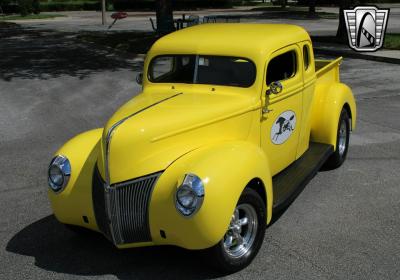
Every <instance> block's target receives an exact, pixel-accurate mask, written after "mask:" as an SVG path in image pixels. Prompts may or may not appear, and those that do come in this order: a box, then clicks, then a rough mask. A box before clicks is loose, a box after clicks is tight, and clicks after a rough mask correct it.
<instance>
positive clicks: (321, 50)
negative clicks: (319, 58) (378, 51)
mask: <svg viewBox="0 0 400 280" xmlns="http://www.w3.org/2000/svg"><path fill="white" fill-rule="evenodd" d="M314 52H315V53H317V54H326V55H335V56H343V57H349V58H358V59H364V60H371V61H378V62H386V63H392V64H400V58H393V57H385V56H377V55H370V54H363V53H358V52H353V51H345V50H343V51H341V50H330V49H326V48H321V47H314Z"/></svg>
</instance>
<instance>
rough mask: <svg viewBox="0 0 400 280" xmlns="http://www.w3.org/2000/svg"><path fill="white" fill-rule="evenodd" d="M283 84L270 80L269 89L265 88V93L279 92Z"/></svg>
mask: <svg viewBox="0 0 400 280" xmlns="http://www.w3.org/2000/svg"><path fill="white" fill-rule="evenodd" d="M282 89H283V86H282V84H281V82H279V81H276V82H272V83H270V85H269V89H268V90H267V92H266V94H267V95H271V94H279V93H280V92H282Z"/></svg>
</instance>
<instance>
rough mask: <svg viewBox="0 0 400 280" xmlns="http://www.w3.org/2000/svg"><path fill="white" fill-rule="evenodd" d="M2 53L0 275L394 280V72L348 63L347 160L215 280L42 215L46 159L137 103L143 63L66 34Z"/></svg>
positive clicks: (175, 260) (170, 253) (164, 252)
mask: <svg viewBox="0 0 400 280" xmlns="http://www.w3.org/2000/svg"><path fill="white" fill-rule="evenodd" d="M2 35H3V34H2ZM42 35H43V34H42ZM21 42H24V43H21ZM0 52H1V53H2V54H3V53H4V54H7V55H6V56H3V55H2V57H1V58H0V73H1V76H0V155H1V156H0V167H1V176H0V213H1V219H0V279H84V278H87V279H89V278H90V279H93V278H96V279H97V278H98V279H157V278H162V279H180V278H182V279H210V278H218V277H225V278H226V279H269V278H271V279H307V280H310V279H399V278H400V259H399V256H400V238H399V237H400V236H399V232H400V221H399V213H400V188H399V182H400V175H399V170H400V123H399V120H400V81H399V79H398V73H399V70H400V67H399V66H398V65H393V64H385V63H379V62H371V61H364V60H355V59H345V61H344V63H343V64H342V68H341V75H342V79H343V81H344V82H346V83H348V84H349V85H350V86H351V87H352V88H353V90H354V93H355V95H356V98H357V102H358V127H357V130H356V131H355V132H354V133H353V135H352V138H351V147H350V151H349V155H348V159H347V161H346V162H345V164H344V165H343V167H341V168H340V169H337V170H335V171H326V172H320V173H319V174H318V175H317V176H316V177H315V178H314V179H313V180H312V181H311V183H310V184H309V185H308V186H307V187H306V188H305V190H304V191H303V192H302V193H301V194H300V196H299V197H298V198H297V199H296V200H295V201H294V203H293V204H292V205H291V206H290V207H289V208H288V209H287V210H286V211H285V212H284V213H283V214H282V215H281V216H280V217H279V218H278V219H276V221H275V222H274V223H273V224H272V225H271V226H270V227H269V228H268V229H267V233H266V235H265V242H264V245H263V247H262V249H261V251H260V253H259V254H258V256H257V258H256V259H255V260H254V262H253V263H252V264H251V265H250V266H249V267H248V268H246V269H245V270H243V271H241V272H239V273H236V274H232V275H227V276H224V275H220V274H218V273H215V272H212V271H210V270H209V269H207V268H205V267H204V266H203V265H202V262H201V260H200V259H198V256H197V254H193V253H191V252H188V251H185V250H180V249H177V248H171V247H162V248H158V247H155V248H142V249H133V250H125V251H118V250H116V249H114V248H113V247H112V245H110V244H109V243H108V242H107V241H106V240H105V239H104V238H103V237H101V236H100V235H96V234H93V235H89V236H88V237H78V236H75V235H74V234H73V233H70V232H68V231H67V230H66V229H64V228H63V227H62V226H61V225H60V224H58V223H57V222H56V221H55V219H54V217H53V216H52V215H51V210H50V207H49V203H48V201H47V197H46V191H47V183H46V171H47V165H48V163H49V160H50V159H51V157H52V156H51V155H52V153H54V152H55V151H56V149H57V148H58V147H59V146H60V145H62V144H63V143H64V142H65V141H66V140H68V139H69V138H71V137H72V136H74V135H76V134H77V133H79V132H83V131H85V130H88V129H91V128H95V127H101V126H102V125H103V124H104V123H105V121H106V120H107V119H108V118H109V117H110V116H111V114H112V112H114V111H115V110H116V109H117V108H118V107H119V106H120V105H121V104H123V103H124V102H125V101H127V100H128V99H130V98H131V97H132V96H134V95H135V94H136V93H137V92H138V91H139V87H138V86H137V85H135V83H134V77H135V74H136V73H137V71H138V70H139V69H140V67H141V66H140V65H139V64H137V63H135V62H134V61H130V60H127V59H126V58H121V57H119V56H118V55H116V54H113V53H110V52H108V51H107V50H104V49H100V48H98V47H95V46H93V45H84V44H82V43H80V42H77V41H75V39H74V38H71V37H68V34H64V35H60V34H56V33H54V34H51V33H49V34H47V36H46V37H43V36H38V35H37V33H32V32H30V31H26V32H25V31H21V32H20V33H18V34H17V35H15V36H8V37H7V36H3V38H2V41H1V42H0Z"/></svg>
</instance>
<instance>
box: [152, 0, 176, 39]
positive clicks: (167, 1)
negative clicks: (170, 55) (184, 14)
mask: <svg viewBox="0 0 400 280" xmlns="http://www.w3.org/2000/svg"><path fill="white" fill-rule="evenodd" d="M156 16H157V32H158V33H159V34H161V35H164V34H167V33H170V32H172V31H174V30H175V28H174V19H173V14H172V1H171V0H157V1H156Z"/></svg>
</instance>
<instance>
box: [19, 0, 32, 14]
mask: <svg viewBox="0 0 400 280" xmlns="http://www.w3.org/2000/svg"><path fill="white" fill-rule="evenodd" d="M32 4H33V1H32V0H18V6H19V13H20V14H21V16H23V17H24V16H27V15H29V14H31V13H32V12H33V5H32Z"/></svg>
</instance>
